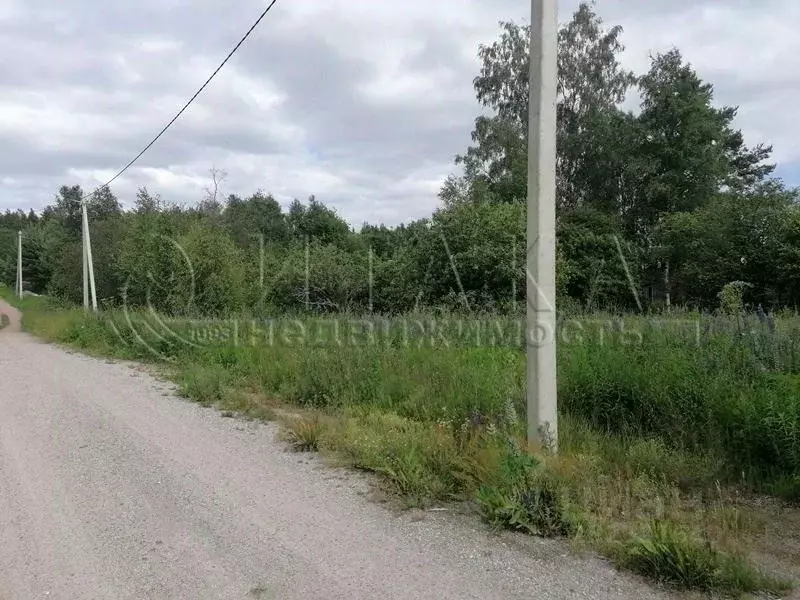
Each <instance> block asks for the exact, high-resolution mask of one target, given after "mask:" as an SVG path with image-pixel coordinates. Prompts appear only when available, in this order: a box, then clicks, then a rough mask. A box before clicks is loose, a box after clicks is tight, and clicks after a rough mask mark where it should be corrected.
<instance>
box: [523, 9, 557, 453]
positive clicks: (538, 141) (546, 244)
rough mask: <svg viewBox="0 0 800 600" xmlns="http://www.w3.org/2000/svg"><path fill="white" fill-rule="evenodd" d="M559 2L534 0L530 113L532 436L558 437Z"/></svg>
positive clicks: (534, 439)
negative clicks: (557, 212) (557, 191)
mask: <svg viewBox="0 0 800 600" xmlns="http://www.w3.org/2000/svg"><path fill="white" fill-rule="evenodd" d="M557 52H558V2H557V0H531V62H530V112H529V114H528V227H527V235H528V256H527V269H528V273H527V286H526V293H527V303H528V308H527V321H528V326H527V376H528V386H527V404H528V442H529V444H531V445H533V446H539V445H541V446H547V447H549V448H551V449H553V450H555V449H556V448H557V443H558V415H557V401H556V389H557V388H556V277H555V262H556V261H555V242H556V239H555V237H556V235H555V230H556V226H555V225H556V203H555V198H556V101H557V93H558V92H557V84H558V56H557Z"/></svg>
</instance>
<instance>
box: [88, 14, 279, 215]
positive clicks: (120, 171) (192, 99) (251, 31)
mask: <svg viewBox="0 0 800 600" xmlns="http://www.w3.org/2000/svg"><path fill="white" fill-rule="evenodd" d="M277 1H278V0H272V2H270V3H269V5H267V7H266V8H265V9H264V11H263V12H262V13H261V15H260V16H259V17H258V19H256V22H255V23H253V25H252V26H251V27H250V29H248V30H247V33H245V34H244V36H242V39H240V40H239V43H238V44H236V46H234V47H233V50H231V51H230V52H229V53H228V56H226V57H225V59H224V60H223V61H222V62H221V63H220V64H219V66H218V67H217V68H216V69H214V72H213V73H211V75H210V76H209V78H208V79H206V81H205V83H204V84H203V85H201V86H200V89H198V90H197V91H196V92H195V93H194V95H193V96H192V97H191V98H189V101H188V102H186V104H184V105H183V108H181V109H180V110H179V111H178V113H177V114H176V115H175V116H174V117H172V120H171V121H170V122H169V123H167V124H166V125H164V128H163V129H162V130H161V131H159V132H158V135H156V137H154V138H153V139H152V140H151V141H150V143H149V144H147V146H145V147H144V148H143V149H142V151H141V152H139V154H137V155H136V156H135V157H134V158H133V159H132V160H131V161H130V162H129V163H128V164H127V165H125V166H124V167H122V169H120V170H119V172H118V173H117V174H116V175H114V176H113V177H112V178H111V179H109V180H108V181H106V182H105V183H104V184H103V185H101V186H99V187H98V188H96V189H95V190H94V191H93V192H92V193H91V194H89V195H88V196H86V197H85V198H84V200H88V199H89V198H90V197H92V196H94V195H95V194H96V193H97V192H98V191H100V190H101V189H103V188H105V187H108V186H109V185H111V184H112V183H113V182H114V181H116V180H117V178H118V177H120V176H121V175H122V174H123V173H124V172H125V171H127V170H128V169H129V168H131V167H132V166H133V164H134V163H135V162H136V161H137V160H139V159H140V158H141V157H142V156H143V155H144V153H145V152H147V151H148V150H149V149H150V148H151V147H152V146H153V144H155V143H156V142H157V141H158V140H159V138H160V137H161V136H162V135H164V134H165V133H166V132H167V130H168V129H169V128H170V127H171V126H172V124H173V123H174V122H175V121H177V120H178V118H179V117H180V116H181V115H182V114H183V113H184V112H185V111H186V109H187V108H189V106H190V105H191V104H192V102H194V101H195V99H196V98H197V97H198V96H199V95H200V94H201V93H202V91H203V90H204V89H206V87H207V86H208V84H209V83H211V80H212V79H214V77H216V75H217V73H219V72H220V70H222V67H224V66H225V63H227V62H228V61H229V60H230V58H231V57H232V56H233V55H234V54H236V51H237V50H238V49H239V47H240V46H241V45H242V44H244V42H245V40H246V39H247V38H248V37H250V34H251V33H253V31H254V30H255V28H256V27H258V25H259V23H261V21H262V20H263V19H264V17H266V16H267V13H268V12H269V11H270V10H271V9H272V7H273V6H275V3H276V2H277Z"/></svg>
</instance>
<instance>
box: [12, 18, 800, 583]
mask: <svg viewBox="0 0 800 600" xmlns="http://www.w3.org/2000/svg"><path fill="white" fill-rule="evenodd" d="M527 36H528V31H527V30H526V28H525V27H524V26H519V25H516V24H514V23H505V24H502V27H501V33H500V37H499V39H498V40H497V41H496V42H495V43H494V44H490V45H487V46H485V47H482V48H481V49H480V51H479V56H480V58H481V61H482V68H481V71H480V73H479V74H478V77H477V78H476V79H475V90H476V95H477V98H478V100H479V101H480V102H481V103H482V104H483V105H484V108H485V109H486V110H485V113H486V114H485V115H483V116H481V117H479V118H478V119H476V121H475V127H474V131H473V145H472V146H471V147H470V148H468V150H467V151H466V153H465V154H464V155H463V156H460V157H459V158H458V159H457V163H458V165H459V166H460V167H461V171H460V172H459V173H458V174H455V175H453V176H451V177H450V178H449V179H448V180H447V181H446V182H445V184H444V186H443V188H442V190H441V193H440V201H441V202H440V206H439V208H437V209H436V211H435V212H434V213H433V215H432V216H431V217H430V218H428V219H422V220H419V221H416V222H412V223H408V224H404V225H400V226H397V227H386V226H384V225H382V224H381V225H369V224H365V225H364V226H363V227H362V228H361V229H360V230H359V231H357V232H356V231H354V230H353V229H352V228H351V227H350V226H349V225H348V224H347V223H346V222H345V221H344V220H343V219H341V218H340V217H339V216H338V215H337V214H336V212H335V211H334V210H333V209H331V208H329V207H328V206H326V205H325V204H323V203H322V202H320V201H319V200H317V199H315V198H314V197H313V196H312V197H311V198H309V200H308V202H306V203H303V202H300V201H297V200H295V201H294V202H292V203H291V205H290V206H289V208H288V210H284V209H283V208H282V207H281V205H280V204H279V203H278V202H277V201H276V200H275V199H274V198H273V197H272V196H270V195H269V194H267V193H264V192H261V191H258V192H256V193H254V194H252V195H250V196H248V197H241V196H238V195H236V194H227V196H226V195H224V194H223V193H222V189H223V188H224V186H225V177H224V173H223V172H221V171H217V170H212V173H211V183H210V185H209V188H208V190H207V193H206V197H205V198H204V199H203V200H202V201H201V202H200V203H199V204H198V205H196V206H190V207H187V206H177V205H174V204H171V203H169V202H168V201H165V200H163V199H162V198H161V197H159V196H158V195H157V194H153V193H151V192H150V191H148V190H146V189H141V190H139V193H138V194H137V196H136V198H135V199H129V200H130V203H129V204H130V205H132V208H131V209H130V210H123V208H122V205H121V203H120V202H119V200H118V199H117V197H116V196H115V195H114V194H113V193H112V191H111V190H110V189H108V188H104V189H102V190H100V191H99V192H98V193H97V194H95V195H93V196H91V197H89V198H88V199H87V205H88V212H89V218H90V222H91V227H92V243H93V248H94V255H95V267H96V273H95V275H96V280H97V295H98V299H99V302H100V306H101V312H100V313H99V315H94V314H90V313H86V312H84V311H83V310H82V309H80V308H75V307H76V306H77V304H78V303H80V302H81V299H82V298H81V295H82V290H81V245H80V232H81V225H80V203H81V201H82V200H83V199H84V198H85V196H84V192H83V190H81V188H80V187H79V186H63V187H62V188H61V189H60V190H59V193H58V195H57V196H56V199H55V201H54V203H53V204H52V205H51V206H49V207H47V208H46V209H45V210H44V211H43V213H42V214H34V213H30V214H25V213H23V212H17V213H11V212H8V213H6V214H5V215H0V281H6V282H9V281H13V280H14V269H15V265H16V257H15V254H14V253H15V245H14V244H15V243H16V241H15V240H16V231H17V230H22V231H23V257H22V258H23V274H24V279H25V286H26V289H28V290H30V291H32V292H35V293H38V294H44V296H42V297H26V298H25V299H24V300H23V301H22V302H21V303H20V304H21V309H22V311H23V327H24V328H25V329H26V330H27V331H29V332H31V333H34V334H36V335H38V336H41V337H42V338H44V339H47V340H50V341H53V342H57V343H61V344H68V345H69V346H71V347H74V348H78V349H81V350H83V351H85V352H88V353H93V354H97V355H102V356H112V357H117V358H122V359H133V360H139V361H146V362H150V363H152V364H153V365H154V366H155V367H156V368H158V369H160V370H161V371H163V372H164V373H165V374H167V375H168V376H170V377H171V378H173V379H174V380H175V381H177V382H178V383H179V385H180V387H181V390H182V392H183V394H184V395H185V396H186V397H188V398H191V399H193V400H195V401H197V402H201V403H203V404H206V405H209V406H216V407H218V408H220V409H221V410H223V411H225V413H226V414H229V415H232V414H240V415H245V416H249V417H251V418H259V419H275V420H279V421H280V422H281V423H282V425H283V435H284V436H285V438H286V441H287V444H288V445H289V446H290V447H292V448H294V449H295V450H297V451H304V452H320V453H323V454H324V455H325V456H326V457H328V458H330V459H331V460H335V461H336V462H338V463H339V464H345V465H348V466H350V467H353V468H356V469H363V470H367V471H371V472H374V473H376V474H378V475H379V480H380V481H381V483H382V485H383V486H385V487H386V489H387V491H389V492H391V493H392V495H393V497H395V498H398V499H400V500H401V501H402V502H403V503H405V504H406V505H409V506H422V507H426V506H431V505H434V504H446V505H448V506H463V507H464V508H465V509H467V510H474V511H475V512H476V513H477V514H478V515H480V517H481V518H483V519H484V520H485V521H486V522H487V523H488V524H489V525H491V526H493V527H496V528H499V529H508V530H514V531H518V532H522V533H524V534H530V535H539V536H555V537H567V538H569V539H571V540H572V541H573V543H574V545H575V547H576V548H577V549H591V550H594V551H599V552H601V553H602V554H604V555H606V556H608V557H610V558H611V559H612V560H614V561H615V563H616V564H618V565H620V566H621V567H624V568H627V569H630V570H633V571H635V572H637V573H640V574H642V575H644V576H647V577H649V578H651V579H652V580H654V581H657V582H659V583H661V584H663V585H667V586H672V587H678V588H685V589H693V590H700V591H703V592H706V591H709V592H714V593H722V594H730V595H740V594H745V593H755V592H766V593H773V594H779V593H781V592H782V591H784V590H785V589H787V588H788V587H789V585H790V584H791V583H792V581H796V580H797V579H798V577H800V510H798V507H797V504H798V503H800V402H798V398H799V397H800V317H798V316H797V300H798V298H799V297H800V268H799V265H800V203H798V196H799V194H798V192H797V190H794V189H791V188H789V187H787V186H786V185H785V184H784V183H783V182H782V181H780V180H779V179H777V178H774V177H773V176H772V173H773V170H774V165H772V164H770V163H769V162H768V160H769V157H770V154H771V148H769V147H768V146H762V145H758V146H755V147H748V146H747V145H746V144H745V143H744V139H743V137H742V134H741V132H739V131H738V130H736V129H735V128H734V126H733V120H734V117H735V114H736V109H735V108H734V107H717V106H715V105H714V102H713V86H712V85H711V84H708V83H706V82H704V81H703V80H702V79H701V78H700V76H699V75H698V74H697V73H696V72H695V71H694V70H693V68H692V67H691V65H690V64H688V63H687V62H686V61H685V60H684V59H683V57H682V56H681V54H680V52H679V51H678V50H672V51H670V52H667V53H664V54H657V55H655V56H654V57H652V60H651V65H650V69H649V70H648V71H647V72H646V73H643V74H638V75H637V74H634V73H630V72H627V71H626V70H625V69H623V68H622V66H621V65H620V63H619V61H618V56H619V53H620V52H621V51H622V49H623V46H622V43H621V37H622V31H621V29H620V28H618V27H606V26H605V25H604V24H603V23H602V21H601V20H600V19H599V17H598V16H597V14H596V13H595V12H594V9H593V7H592V6H591V5H589V4H582V5H581V6H580V7H579V9H578V10H577V11H576V13H575V14H574V15H573V19H572V20H571V21H570V22H569V23H568V24H567V25H565V26H564V27H563V28H562V30H561V33H560V36H559V41H560V50H559V52H560V57H559V60H560V67H561V68H560V85H561V90H562V92H563V97H562V98H561V100H560V102H559V119H558V127H559V130H558V133H559V142H558V145H559V148H558V151H559V163H558V190H557V215H558V222H557V228H558V232H557V233H558V250H557V294H558V319H559V331H558V342H559V345H558V348H559V349H558V352H559V354H558V393H559V410H560V415H559V419H560V423H559V451H558V453H556V454H552V453H550V452H548V451H546V449H543V448H529V447H527V446H526V442H525V404H524V386H525V361H524V347H523V340H524V337H523V336H524V329H523V328H522V325H523V323H524V320H523V315H524V312H523V309H524V302H525V298H524V294H525V284H526V278H525V271H524V268H523V263H524V256H525V243H524V240H525V223H526V214H525V203H524V198H525V190H526V185H527V182H526V140H525V131H526V129H525V126H526V119H527V112H526V111H527V106H528V103H527V93H528V90H527V56H528V41H527ZM633 90H635V91H636V92H638V94H639V96H640V97H641V99H642V102H641V107H640V109H639V110H638V111H637V112H628V111H625V110H623V108H622V100H623V99H624V97H625V95H626V94H627V93H628V92H630V91H633ZM0 294H3V295H4V296H6V297H8V298H9V299H10V300H11V301H12V302H15V300H14V299H13V298H11V296H12V295H11V294H10V293H9V290H8V289H3V288H0Z"/></svg>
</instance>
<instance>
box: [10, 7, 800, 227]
mask: <svg viewBox="0 0 800 600" xmlns="http://www.w3.org/2000/svg"><path fill="white" fill-rule="evenodd" d="M576 5H577V1H569V2H566V1H562V2H561V5H560V20H562V21H565V20H568V18H569V16H570V15H571V12H572V11H573V10H574V8H575V7H576ZM264 6H265V0H227V1H226V2H220V1H219V0H136V1H134V0H72V1H71V2H64V1H63V0H0V45H1V46H2V56H3V59H2V61H0V182H2V186H0V209H5V208H23V209H26V210H27V209H28V208H34V209H37V210H38V209H41V208H42V207H44V206H45V205H46V204H48V203H50V202H51V201H52V198H53V195H54V193H55V192H56V191H57V189H58V187H59V186H60V185H62V184H73V183H80V184H81V185H83V186H84V188H86V189H91V188H93V186H95V185H97V184H99V183H102V182H103V181H105V180H106V179H108V178H109V177H110V176H111V175H113V174H114V173H115V172H116V171H117V170H118V169H119V168H120V167H122V166H123V165H124V164H125V163H126V162H127V161H128V160H129V159H130V158H132V157H133V156H134V155H135V154H136V153H137V152H138V151H139V150H140V149H141V148H142V147H143V146H144V145H145V144H146V143H147V142H148V141H149V140H150V139H151V138H152V136H153V135H154V134H155V133H156V132H157V131H158V130H159V129H160V128H161V127H162V126H163V125H164V124H165V123H166V121H167V120H169V119H170V118H171V117H172V116H173V114H174V113H175V111H176V110H177V109H178V108H179V107H180V106H181V105H182V104H183V103H184V102H185V101H186V100H187V99H188V97H189V96H190V95H191V94H192V93H193V92H194V91H195V90H196V89H197V87H198V86H199V85H200V84H201V83H202V82H203V81H204V80H205V79H206V77H207V76H208V75H209V74H210V73H211V71H212V70H213V69H214V68H215V67H216V65H217V64H218V63H219V61H220V60H221V59H222V57H224V55H225V54H226V53H227V52H228V51H229V50H230V48H231V47H232V46H233V44H234V43H235V42H236V41H238V39H239V37H240V36H241V35H242V34H243V33H244V31H246V29H247V28H248V27H249V26H250V25H251V23H252V22H253V21H254V20H255V18H256V17H257V16H258V14H259V13H260V12H261V10H262V9H263V7H264ZM597 11H598V12H599V13H600V15H601V16H602V17H603V19H604V20H605V21H606V23H607V24H609V25H612V24H620V25H622V26H623V27H624V35H623V41H624V43H625V44H626V46H627V50H626V53H625V56H624V62H625V63H626V65H627V66H628V67H630V68H632V69H634V70H636V71H637V72H642V71H643V70H645V69H646V68H647V65H648V54H649V53H650V52H652V51H658V50H664V49H667V48H669V47H670V46H673V45H674V46H677V47H678V48H680V49H681V51H682V52H683V53H684V55H685V56H686V57H687V58H688V59H689V60H690V61H691V62H692V63H693V64H694V66H695V67H696V68H697V69H698V71H699V72H700V74H701V76H702V77H704V78H705V79H707V80H709V81H711V82H713V83H714V84H715V86H716V90H717V100H718V102H719V103H724V104H736V105H739V106H740V113H739V118H738V122H737V124H738V126H739V127H740V128H742V129H743V130H744V132H745V135H746V138H747V140H748V143H750V144H754V143H756V142H762V141H763V142H769V143H772V144H773V145H774V148H775V154H774V157H775V159H776V160H777V162H778V163H779V165H780V169H779V174H780V175H781V176H783V177H784V178H785V179H786V180H787V181H788V182H790V183H792V184H800V142H798V140H799V139H800V124H798V120H797V119H796V118H795V117H794V113H795V110H796V108H795V107H796V102H797V100H798V99H800V78H798V77H797V75H796V74H797V73H798V72H800V38H798V36H797V35H796V27H795V26H794V25H796V24H797V23H798V22H800V2H797V0H649V1H647V2H643V1H642V0H599V1H598V4H597ZM529 12H530V2H529V0H434V1H432V0H405V1H403V2H390V1H389V0H327V1H322V0H278V4H277V5H276V7H275V8H274V9H273V11H272V12H271V13H270V14H269V15H268V16H267V17H266V18H265V20H264V21H263V22H262V24H261V26H260V27H259V29H258V30H257V31H256V32H255V33H254V34H253V36H252V37H251V38H250V39H249V40H248V42H247V43H246V44H245V45H244V46H243V47H242V49H241V50H240V51H239V53H237V54H236V55H235V57H234V58H233V59H232V60H231V62H229V63H228V65H227V66H226V67H225V69H224V70H223V71H222V72H221V73H220V74H219V75H218V76H217V78H216V79H215V80H214V81H213V82H212V84H211V86H210V87H209V88H207V90H206V92H205V93H204V94H203V95H202V96H201V97H200V98H199V99H198V101H197V102H196V103H195V104H194V105H192V107H191V108H190V109H189V110H188V111H187V113H185V114H184V116H183V117H182V118H181V119H180V120H179V121H178V122H177V123H176V124H175V125H174V126H173V127H172V129H170V131H169V132H168V133H167V134H166V135H165V137H163V138H162V139H161V140H160V141H159V142H158V143H157V144H156V145H155V146H154V147H153V148H152V149H151V150H150V151H149V152H148V153H147V154H146V155H145V156H144V157H143V158H142V159H141V160H140V162H139V163H137V165H136V166H135V167H133V168H131V169H130V170H129V171H128V172H127V173H126V174H125V176H124V177H123V178H121V179H120V180H118V182H117V183H116V184H115V186H114V188H113V189H114V191H115V192H116V193H117V195H118V196H120V198H121V199H122V200H123V201H126V202H129V201H130V200H131V199H132V198H133V195H134V194H135V192H136V189H137V188H139V187H141V186H147V187H148V188H149V189H150V190H151V191H154V192H159V193H161V195H162V197H164V198H165V199H167V200H170V201H176V202H194V201H197V200H199V199H200V198H201V197H202V196H203V189H204V188H206V187H207V186H208V184H209V170H210V169H211V168H212V167H216V168H218V169H223V170H225V171H226V172H227V179H226V180H225V181H224V182H223V186H222V191H223V192H224V193H226V194H227V193H239V194H243V195H244V194H248V193H251V192H253V191H255V190H256V189H259V188H261V189H263V190H264V191H267V192H271V193H273V194H274V195H275V197H276V198H278V199H280V200H281V201H284V202H288V201H289V200H291V198H293V197H298V198H301V199H305V198H306V197H307V196H308V195H309V194H315V195H316V196H317V198H318V199H320V200H322V201H323V202H325V203H326V204H329V205H331V206H334V207H335V208H336V209H337V211H338V212H339V213H340V214H342V215H343V216H344V217H345V218H347V219H348V220H349V221H350V222H351V223H352V224H354V225H359V224H361V223H362V222H364V221H369V222H378V221H383V222H385V223H387V224H394V223H398V222H401V221H405V220H409V219H411V218H418V217H421V216H425V215H427V214H429V213H430V211H431V210H432V208H434V207H435V205H436V202H437V199H436V193H437V191H438V189H439V186H440V184H441V181H442V180H443V178H444V177H445V176H446V175H447V174H448V173H449V172H451V171H452V170H453V163H452V160H453V157H454V155H455V154H456V153H459V152H461V151H463V150H464V148H465V147H466V145H467V144H468V142H469V132H470V129H471V125H472V121H473V119H474V117H475V116H476V114H477V113H478V110H479V109H478V106H477V104H476V102H475V100H474V93H473V90H472V78H473V77H474V75H475V74H476V72H477V67H478V62H477V58H476V52H477V48H478V45H479V44H480V43H481V42H491V41H492V40H493V39H495V38H496V36H497V34H498V31H499V30H498V26H497V22H498V21H499V20H516V21H520V22H521V21H527V20H528V18H529Z"/></svg>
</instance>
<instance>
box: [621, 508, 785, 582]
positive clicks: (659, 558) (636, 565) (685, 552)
mask: <svg viewBox="0 0 800 600" xmlns="http://www.w3.org/2000/svg"><path fill="white" fill-rule="evenodd" d="M619 560H620V562H621V564H623V565H624V566H626V567H628V568H629V569H631V570H633V571H635V572H637V573H640V574H642V575H645V576H648V577H650V578H652V579H654V580H655V581H658V582H659V583H662V584H665V585H668V586H671V587H677V588H684V589H695V590H702V591H712V590H715V591H722V592H726V593H729V594H732V595H736V596H738V595H741V594H743V593H754V592H761V591H766V592H770V593H773V594H779V593H781V592H784V591H786V590H788V589H790V588H791V584H790V583H788V582H786V581H782V580H779V579H776V578H774V577H771V576H768V575H765V574H764V573H762V572H760V571H758V570H757V569H754V568H753V567H752V566H750V565H749V564H747V562H746V561H744V560H743V559H742V558H741V557H739V556H732V555H729V554H726V553H724V552H720V551H719V550H717V549H715V548H714V547H713V546H712V545H711V544H710V543H708V542H704V541H702V540H698V539H695V538H693V537H692V535H691V534H690V533H688V532H685V531H681V530H680V529H678V528H677V527H676V526H675V524H674V523H671V522H669V521H653V522H652V523H651V524H650V529H649V531H648V532H647V533H646V534H644V535H642V536H638V537H636V538H632V539H630V540H629V541H628V542H627V543H626V544H625V545H624V546H623V547H622V549H621V551H620V556H619Z"/></svg>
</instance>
